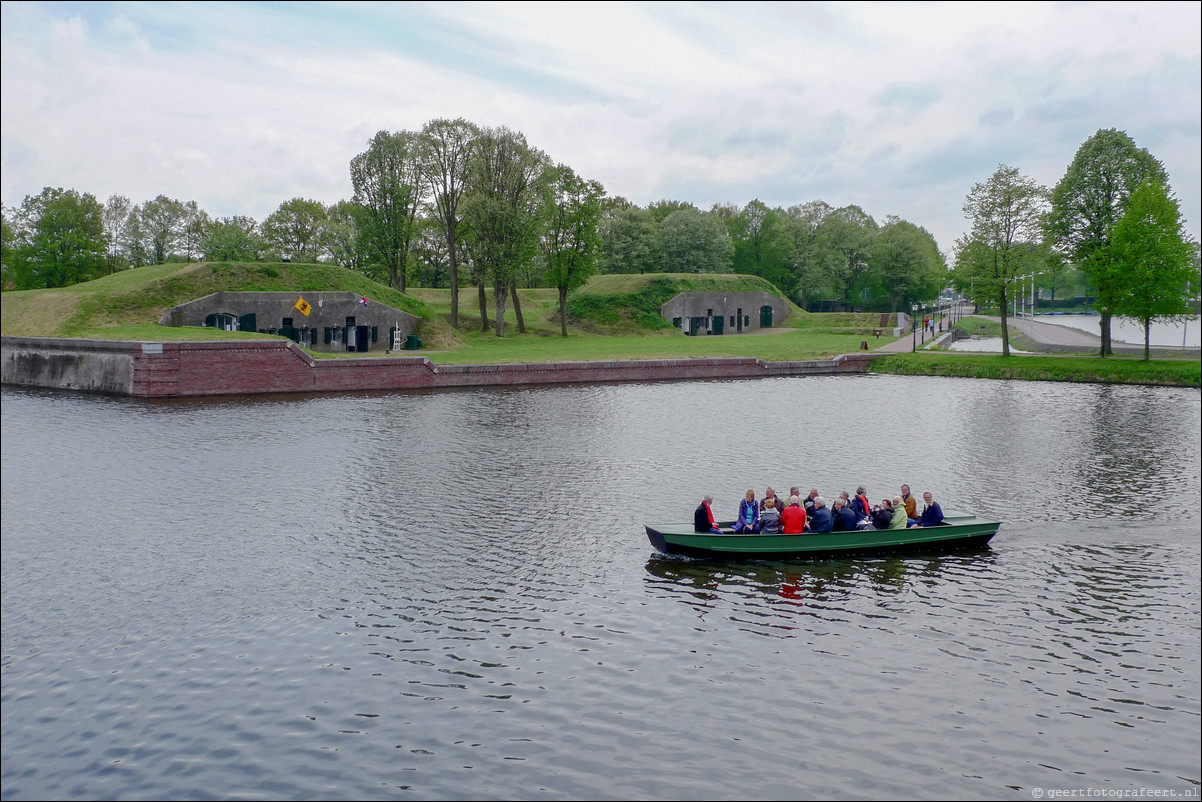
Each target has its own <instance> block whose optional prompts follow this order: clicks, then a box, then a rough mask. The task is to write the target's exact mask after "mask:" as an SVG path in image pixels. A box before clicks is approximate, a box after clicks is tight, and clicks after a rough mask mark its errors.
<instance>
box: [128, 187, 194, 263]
mask: <svg viewBox="0 0 1202 802" xmlns="http://www.w3.org/2000/svg"><path fill="white" fill-rule="evenodd" d="M137 216H138V221H139V223H140V229H141V234H142V243H141V247H142V250H143V251H144V253H145V254H146V260H147V263H148V264H152V265H162V264H166V263H167V259H168V257H170V256H171V255H172V254H173V253H175V250H176V248H177V247H178V246H179V243H180V241H181V239H182V237H183V234H184V227H185V225H186V223H187V219H188V207H187V206H186V205H185V204H184V203H183V202H181V201H177V200H175V199H174V198H168V197H167V196H166V195H159V196H158V197H156V198H155V199H154V200H148V201H146V202H145V203H143V204H142V205H141V206H140V207H138V214H137Z"/></svg>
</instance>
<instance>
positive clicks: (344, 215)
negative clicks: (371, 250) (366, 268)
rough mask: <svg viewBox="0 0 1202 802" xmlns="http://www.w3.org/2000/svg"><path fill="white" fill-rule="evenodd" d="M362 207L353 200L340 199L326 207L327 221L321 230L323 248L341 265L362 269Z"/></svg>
mask: <svg viewBox="0 0 1202 802" xmlns="http://www.w3.org/2000/svg"><path fill="white" fill-rule="evenodd" d="M361 213H362V211H361V209H360V208H359V207H358V206H357V205H356V204H355V203H354V202H353V201H347V200H340V201H338V202H337V203H335V204H332V205H330V206H329V207H327V208H326V223H325V226H324V227H323V228H322V230H321V249H322V251H323V252H325V253H327V254H329V256H330V258H331V259H333V260H334V262H335V263H336V264H338V265H340V266H341V267H345V268H347V269H348V270H360V269H362V267H363V248H362V244H361V243H360V241H359V239H360V238H359V224H358V220H359V216H360V214H361Z"/></svg>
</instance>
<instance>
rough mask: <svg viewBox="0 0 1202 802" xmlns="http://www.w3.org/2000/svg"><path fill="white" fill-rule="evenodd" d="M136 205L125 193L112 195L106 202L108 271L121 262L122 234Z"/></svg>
mask: <svg viewBox="0 0 1202 802" xmlns="http://www.w3.org/2000/svg"><path fill="white" fill-rule="evenodd" d="M133 210H134V205H133V203H131V202H130V200H129V198H127V197H125V196H124V195H111V196H109V199H108V200H107V201H105V202H104V236H105V238H106V239H107V240H108V255H107V257H106V259H107V262H108V264H107V272H109V273H112V272H113V271H114V270H116V269H117V268H118V267H119V266H120V264H121V235H122V233H123V232H124V231H125V226H126V223H127V222H128V221H129V216H130V214H132V213H133Z"/></svg>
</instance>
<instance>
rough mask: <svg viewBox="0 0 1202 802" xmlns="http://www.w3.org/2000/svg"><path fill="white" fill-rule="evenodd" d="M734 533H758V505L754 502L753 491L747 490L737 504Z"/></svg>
mask: <svg viewBox="0 0 1202 802" xmlns="http://www.w3.org/2000/svg"><path fill="white" fill-rule="evenodd" d="M735 531H736V532H758V531H760V505H759V504H756V502H755V491H754V490H748V491H747V495H745V496H744V497H743V500H742V501H740V502H739V517H738V519H737V520H736V521H735Z"/></svg>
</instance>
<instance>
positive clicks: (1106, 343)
mask: <svg viewBox="0 0 1202 802" xmlns="http://www.w3.org/2000/svg"><path fill="white" fill-rule="evenodd" d="M1098 328H1099V329H1100V332H1099V333H1100V334H1101V336H1102V352H1101V353H1100V354H1099V356H1106V355H1107V354H1110V353H1113V351H1111V350H1110V313H1109V312H1103V313H1102V319H1101V321H1099V322H1098Z"/></svg>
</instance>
